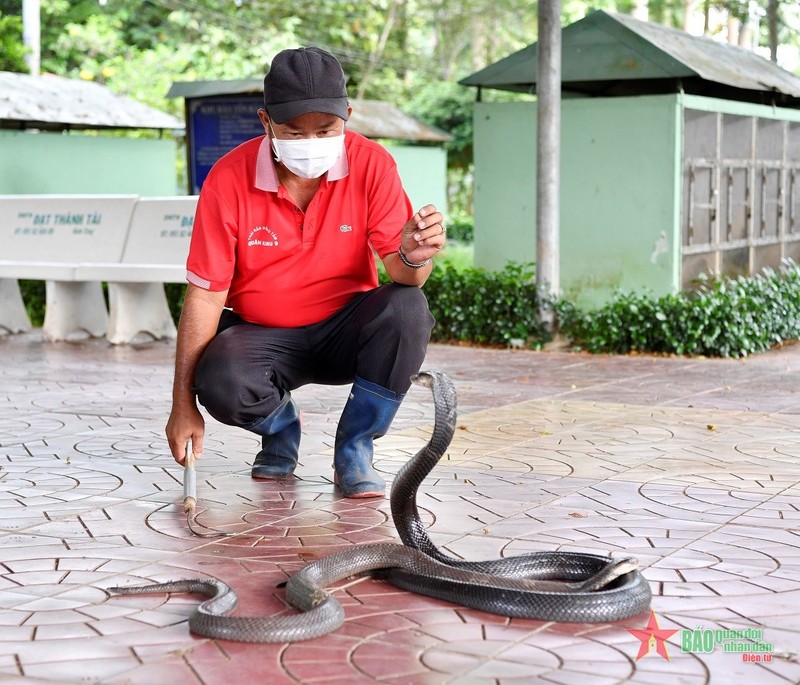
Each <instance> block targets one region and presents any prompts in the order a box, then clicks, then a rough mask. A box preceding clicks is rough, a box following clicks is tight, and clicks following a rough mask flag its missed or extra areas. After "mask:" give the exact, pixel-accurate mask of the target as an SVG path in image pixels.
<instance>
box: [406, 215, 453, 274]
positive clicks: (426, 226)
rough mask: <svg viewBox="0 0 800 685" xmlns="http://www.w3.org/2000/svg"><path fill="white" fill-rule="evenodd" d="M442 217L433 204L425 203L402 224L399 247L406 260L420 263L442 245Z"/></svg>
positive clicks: (443, 231)
mask: <svg viewBox="0 0 800 685" xmlns="http://www.w3.org/2000/svg"><path fill="white" fill-rule="evenodd" d="M443 221H444V217H443V216H442V215H441V214H440V213H439V211H438V210H437V209H436V207H434V206H433V205H425V206H424V207H423V208H422V209H420V210H419V211H418V212H417V213H416V214H414V216H412V217H411V219H410V220H409V222H408V223H407V224H406V225H405V226H403V233H402V236H401V238H400V249H401V250H403V254H404V255H405V256H406V258H407V259H408V261H410V262H413V263H414V264H422V263H423V262H424V261H425V260H427V259H430V258H431V257H433V256H434V255H435V254H436V253H437V252H439V250H441V249H442V248H443V247H444V244H445V233H446V232H447V229H446V228H445V227H444V224H443V223H442V222H443Z"/></svg>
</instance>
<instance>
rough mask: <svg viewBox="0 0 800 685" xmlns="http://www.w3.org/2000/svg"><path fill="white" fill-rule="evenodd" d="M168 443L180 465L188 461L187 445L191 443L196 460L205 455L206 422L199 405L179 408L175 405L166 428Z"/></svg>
mask: <svg viewBox="0 0 800 685" xmlns="http://www.w3.org/2000/svg"><path fill="white" fill-rule="evenodd" d="M166 434H167V441H168V442H169V449H170V452H172V457H173V458H174V459H175V461H177V462H178V463H179V464H183V462H184V460H185V459H186V445H187V444H188V443H189V442H190V441H191V443H192V452H193V453H194V456H195V458H199V457H200V455H201V454H202V453H203V435H204V434H205V420H204V419H203V415H202V414H201V413H200V411H199V410H198V408H197V405H195V404H192V405H190V406H181V407H178V406H176V405H174V404H173V406H172V412H171V413H170V415H169V420H168V421H167V427H166Z"/></svg>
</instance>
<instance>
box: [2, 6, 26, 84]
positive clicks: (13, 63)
mask: <svg viewBox="0 0 800 685" xmlns="http://www.w3.org/2000/svg"><path fill="white" fill-rule="evenodd" d="M25 53H26V50H25V48H24V47H23V45H22V20H21V19H20V18H19V17H15V16H4V15H3V12H2V11H0V71H16V72H22V73H25V72H27V71H28V66H27V65H26V64H25Z"/></svg>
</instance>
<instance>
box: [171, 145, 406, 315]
mask: <svg viewBox="0 0 800 685" xmlns="http://www.w3.org/2000/svg"><path fill="white" fill-rule="evenodd" d="M344 148H345V152H344V154H343V155H342V156H341V157H340V158H339V160H338V161H337V162H336V164H335V165H334V167H333V168H332V169H331V170H330V171H329V172H328V173H327V175H326V176H325V177H324V178H323V179H322V182H321V183H320V187H319V190H318V191H317V193H316V195H315V196H314V198H313V199H312V200H311V203H310V204H309V205H308V208H307V210H306V211H305V212H303V211H302V210H301V209H300V208H299V207H298V206H297V205H296V204H295V202H294V200H292V198H291V197H290V196H289V194H288V193H287V192H286V190H285V188H284V187H283V186H281V185H280V182H279V181H278V174H277V171H276V169H275V165H274V162H273V159H272V152H271V149H270V144H269V139H268V138H267V137H266V136H263V137H260V138H254V139H253V140H249V141H247V142H246V143H243V144H242V145H240V146H238V147H237V148H235V149H233V150H231V151H230V152H229V153H228V154H226V155H225V156H224V157H222V158H221V159H220V160H219V161H218V162H217V163H216V164H215V165H214V167H213V168H212V169H211V172H210V173H209V175H208V176H207V177H206V180H205V182H204V183H203V189H202V191H201V193H200V198H199V200H198V203H197V211H196V213H195V220H194V226H193V230H192V241H191V247H190V249H189V258H188V261H187V279H188V281H189V282H190V283H193V284H194V285H196V286H199V287H201V288H205V289H206V290H216V291H219V290H225V289H228V300H227V306H229V307H231V308H232V309H233V310H234V311H235V312H236V313H237V314H239V315H240V316H241V317H242V318H243V319H245V320H246V321H250V322H252V323H257V324H260V325H263V326H273V327H280V328H291V327H297V326H305V325H308V324H312V323H317V322H319V321H322V320H323V319H325V318H327V317H328V316H330V315H331V314H333V313H334V312H337V311H338V310H339V309H341V308H342V307H343V306H344V305H345V304H347V302H348V301H349V300H350V299H351V298H352V297H353V296H355V295H356V294H358V293H360V292H363V291H365V290H370V289H372V288H375V287H376V286H377V285H378V275H377V271H376V268H375V258H374V255H373V251H374V252H377V253H378V255H379V256H380V257H381V258H383V257H385V256H386V255H387V254H389V253H390V252H393V251H395V250H396V249H397V247H398V245H399V244H400V232H401V231H402V229H403V226H404V225H405V224H406V222H407V221H408V220H409V219H410V218H411V216H412V215H413V213H414V212H413V210H412V208H411V203H410V202H409V200H408V197H407V196H406V194H405V191H404V190H403V186H402V184H401V182H400V177H399V175H398V173H397V165H396V164H395V161H394V159H393V158H392V156H391V155H390V154H389V153H388V152H387V151H386V150H385V149H384V148H382V147H381V146H380V145H378V144H377V143H374V142H372V141H370V140H368V139H367V138H364V136H361V135H359V134H358V133H354V132H352V131H347V132H346V134H345V145H344Z"/></svg>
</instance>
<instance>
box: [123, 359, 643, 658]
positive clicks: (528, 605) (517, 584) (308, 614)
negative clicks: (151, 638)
mask: <svg viewBox="0 0 800 685" xmlns="http://www.w3.org/2000/svg"><path fill="white" fill-rule="evenodd" d="M414 381H415V382H416V383H418V384H421V385H426V386H428V387H430V388H431V390H432V392H433V398H434V407H435V422H434V427H433V433H432V435H431V438H430V441H429V442H428V444H427V445H425V447H423V448H422V449H421V450H420V451H419V452H417V454H416V455H415V456H414V457H412V458H411V459H410V460H409V461H408V462H407V463H406V464H404V466H403V467H402V468H401V469H400V471H399V472H398V474H397V476H396V478H395V479H394V483H393V485H392V490H391V496H390V500H391V511H392V518H393V519H394V523H395V526H396V527H397V530H398V533H399V534H400V538H401V539H402V541H403V542H404V543H405V544H404V545H398V544H395V543H390V542H389V543H377V544H366V545H358V546H356V547H355V548H353V549H348V550H345V551H342V552H337V553H334V554H331V555H329V556H326V557H323V558H322V559H319V560H318V561H315V562H313V563H311V564H309V565H307V566H306V567H304V568H303V569H302V570H300V571H299V572H297V573H296V574H295V575H294V576H292V577H291V578H290V579H289V582H288V583H287V585H286V596H287V599H288V601H289V603H290V604H292V606H294V607H296V608H297V609H299V610H300V611H301V612H302V613H299V614H291V615H284V616H258V617H246V616H229V615H228V614H230V613H231V612H232V611H233V610H234V609H235V608H236V605H237V603H238V598H237V596H236V593H235V592H234V591H233V590H232V589H231V588H230V587H228V586H227V585H226V584H225V583H223V582H221V581H219V580H203V579H190V580H177V581H172V582H167V583H158V584H153V585H141V586H133V587H112V588H108V590H109V591H110V592H114V593H118V594H145V593H154V592H191V593H197V594H202V595H206V596H207V597H209V598H210V599H207V600H206V601H204V602H202V603H201V604H200V605H199V606H198V607H197V608H196V609H195V610H194V612H193V613H192V615H191V616H190V617H189V630H190V631H191V632H192V633H195V634H196V635H203V636H206V637H211V638H220V639H226V640H236V641H239V642H294V641H298V640H308V639H311V638H315V637H320V636H322V635H326V634H327V633H330V632H332V631H334V630H336V629H337V628H338V627H339V626H341V625H342V623H343V622H344V618H345V617H344V611H343V610H342V607H341V605H340V604H339V602H338V601H337V600H336V598H335V597H333V596H332V595H331V594H329V593H328V592H327V591H326V590H325V588H326V587H329V586H330V585H332V584H333V583H336V582H337V581H340V580H342V579H344V578H348V577H350V576H353V575H357V574H361V573H367V572H370V571H380V574H381V575H382V576H383V577H385V578H387V579H388V580H389V581H390V582H391V583H393V584H394V585H397V586H398V587H401V588H405V589H408V590H411V591H413V592H415V593H419V594H424V595H429V596H432V597H438V598H440V599H445V600H448V601H451V602H454V603H456V604H460V605H462V606H468V607H472V608H474V609H480V610H483V611H488V612H491V613H495V614H500V615H503V616H511V617H518V618H530V619H537V620H540V621H566V622H578V623H600V622H608V621H618V620H621V619H625V618H629V617H631V616H635V615H637V614H639V613H641V612H643V611H646V610H647V609H648V608H649V606H650V599H651V592H650V586H649V584H648V583H647V581H646V580H645V579H644V577H643V576H642V575H641V573H640V572H639V570H638V562H637V561H636V559H634V558H632V557H623V558H619V559H614V558H611V557H606V556H600V555H596V554H583V553H577V552H533V553H531V554H525V555H522V556H516V557H506V558H501V559H493V560H490V561H464V560H461V559H454V558H452V557H449V556H447V555H445V554H444V553H443V552H441V551H440V550H439V549H438V548H437V547H436V546H435V545H434V544H433V542H432V541H431V540H430V538H429V537H428V534H427V532H426V531H425V528H424V527H423V525H422V522H421V521H420V517H419V512H418V510H417V503H416V495H417V489H418V488H419V485H420V483H421V482H422V481H423V479H424V478H425V477H426V476H427V475H428V473H429V472H430V471H431V469H433V467H434V466H435V465H436V463H437V462H438V461H439V459H440V458H441V457H442V455H443V454H444V453H445V451H446V450H447V448H448V446H449V445H450V441H451V439H452V437H453V433H454V431H455V426H456V395H455V388H454V387H453V384H452V381H451V380H450V379H449V378H448V377H447V376H446V375H445V374H443V373H439V372H435V371H431V372H422V373H420V374H418V375H417V376H415V377H414Z"/></svg>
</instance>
